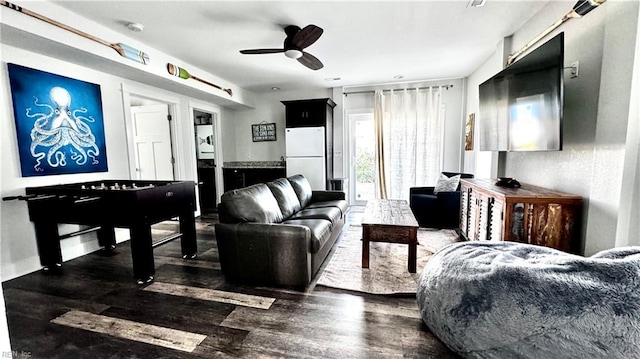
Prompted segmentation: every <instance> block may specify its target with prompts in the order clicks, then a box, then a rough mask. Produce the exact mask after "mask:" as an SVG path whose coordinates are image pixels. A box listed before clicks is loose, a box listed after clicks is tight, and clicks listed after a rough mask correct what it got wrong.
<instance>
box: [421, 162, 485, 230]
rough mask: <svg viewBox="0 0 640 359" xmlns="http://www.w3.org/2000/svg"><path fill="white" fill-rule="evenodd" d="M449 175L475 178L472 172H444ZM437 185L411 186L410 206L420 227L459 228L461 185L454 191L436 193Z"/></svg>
mask: <svg viewBox="0 0 640 359" xmlns="http://www.w3.org/2000/svg"><path fill="white" fill-rule="evenodd" d="M442 174H444V175H445V176H447V177H453V176H456V175H460V178H473V175H472V174H468V173H455V172H442ZM434 189H435V187H411V188H410V189H409V206H410V207H411V210H412V211H413V214H414V215H415V216H416V220H417V221H418V224H419V225H420V227H428V228H458V226H459V220H460V185H458V188H457V189H456V190H455V191H452V192H438V193H434Z"/></svg>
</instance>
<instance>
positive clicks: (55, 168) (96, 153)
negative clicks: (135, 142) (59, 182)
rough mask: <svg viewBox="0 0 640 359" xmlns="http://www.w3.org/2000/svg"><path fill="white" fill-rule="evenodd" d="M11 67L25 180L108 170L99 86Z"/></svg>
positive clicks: (10, 75) (13, 96)
mask: <svg viewBox="0 0 640 359" xmlns="http://www.w3.org/2000/svg"><path fill="white" fill-rule="evenodd" d="M7 65H8V69H9V81H10V83H11V94H12V99H13V113H14V116H15V122H16V132H17V135H18V148H19V153H20V167H21V170H22V176H23V177H29V176H45V175H52V174H68V173H86V172H106V171H107V157H106V147H105V139H104V123H103V118H102V100H101V96H100V86H99V85H96V84H92V83H88V82H84V81H80V80H76V79H72V78H68V77H64V76H59V75H55V74H52V73H48V72H43V71H39V70H35V69H31V68H28V67H24V66H19V65H16V64H7Z"/></svg>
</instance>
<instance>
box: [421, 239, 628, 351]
mask: <svg viewBox="0 0 640 359" xmlns="http://www.w3.org/2000/svg"><path fill="white" fill-rule="evenodd" d="M417 299H418V306H419V308H420V312H421V315H422V319H423V321H424V322H425V324H426V325H427V326H428V327H429V328H430V329H431V331H432V332H433V333H434V334H435V335H436V336H438V337H439V338H440V339H441V340H442V341H443V342H444V343H445V344H446V345H447V346H448V347H449V348H451V349H452V350H453V351H455V352H457V353H458V354H460V355H462V356H463V357H465V358H581V359H582V358H624V359H631V358H640V247H626V248H615V249H610V250H606V251H602V252H600V253H597V254H595V255H593V256H591V257H581V256H577V255H571V254H568V253H564V252H561V251H557V250H554V249H551V248H545V247H540V246H533V245H527V244H520V243H514V242H463V243H456V244H452V245H449V246H447V247H445V248H443V249H441V250H440V251H438V252H437V253H436V254H435V255H434V256H433V257H432V258H431V259H430V260H429V262H427V265H426V266H425V268H424V270H423V272H422V274H421V277H420V282H419V285H418V292H417Z"/></svg>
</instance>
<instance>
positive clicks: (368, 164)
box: [356, 151, 375, 183]
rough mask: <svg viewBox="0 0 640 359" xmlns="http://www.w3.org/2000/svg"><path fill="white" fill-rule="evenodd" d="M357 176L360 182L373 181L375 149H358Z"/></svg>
mask: <svg viewBox="0 0 640 359" xmlns="http://www.w3.org/2000/svg"><path fill="white" fill-rule="evenodd" d="M356 178H357V180H358V182H359V183H373V182H374V179H375V158H374V155H373V151H356Z"/></svg>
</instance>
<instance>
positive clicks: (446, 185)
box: [433, 173, 460, 193]
mask: <svg viewBox="0 0 640 359" xmlns="http://www.w3.org/2000/svg"><path fill="white" fill-rule="evenodd" d="M459 184H460V175H455V176H453V177H447V175H445V174H444V173H441V174H440V177H439V178H438V182H437V183H436V187H435V188H434V189H433V193H438V192H453V191H455V190H457V189H458V185H459Z"/></svg>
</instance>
